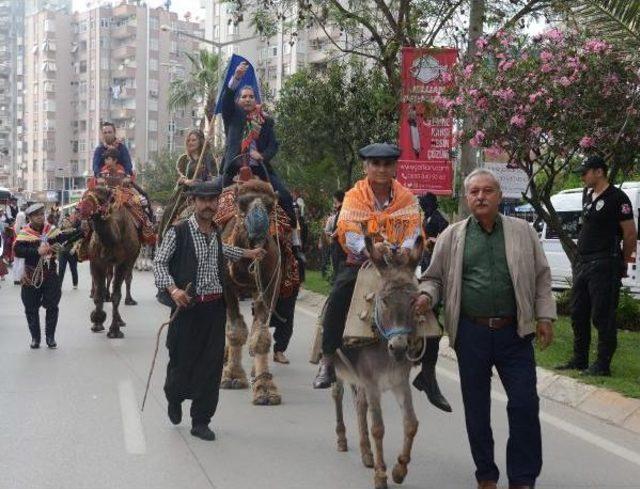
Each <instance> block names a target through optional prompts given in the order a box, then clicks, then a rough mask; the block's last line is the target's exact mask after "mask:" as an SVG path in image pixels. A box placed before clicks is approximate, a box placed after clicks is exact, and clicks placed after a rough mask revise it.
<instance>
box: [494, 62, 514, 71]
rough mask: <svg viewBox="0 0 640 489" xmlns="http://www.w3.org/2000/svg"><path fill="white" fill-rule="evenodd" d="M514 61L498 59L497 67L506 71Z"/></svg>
mask: <svg viewBox="0 0 640 489" xmlns="http://www.w3.org/2000/svg"><path fill="white" fill-rule="evenodd" d="M513 64H514V62H513V61H505V60H503V61H500V63H499V64H498V69H499V70H502V71H507V70H508V69H509V68H511V67H512V66H513Z"/></svg>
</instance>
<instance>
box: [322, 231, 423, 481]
mask: <svg viewBox="0 0 640 489" xmlns="http://www.w3.org/2000/svg"><path fill="white" fill-rule="evenodd" d="M365 242H366V246H367V250H368V252H369V255H370V259H371V262H372V263H373V265H374V266H375V267H376V269H377V270H378V271H379V272H380V274H381V276H382V280H381V282H382V287H381V289H380V290H379V291H378V292H377V293H376V295H375V309H374V322H375V323H376V327H377V330H378V333H379V341H377V342H376V343H375V344H373V345H368V346H363V347H357V348H353V349H344V351H339V352H338V358H337V359H336V364H335V367H336V374H337V377H338V381H337V382H336V383H335V384H334V385H333V391H332V395H333V399H334V401H335V409H336V434H337V436H338V451H341V452H346V451H347V438H346V429H345V425H344V417H343V411H342V399H343V395H344V383H345V382H346V383H348V384H350V385H351V387H352V389H353V392H354V394H355V397H356V411H357V418H358V425H359V429H360V453H361V457H362V463H363V464H364V466H365V467H369V468H371V467H373V468H374V470H375V473H374V483H375V488H376V489H386V487H387V467H386V464H385V461H384V455H383V451H382V439H383V437H384V422H383V419H382V408H381V405H380V396H381V394H382V392H384V391H386V390H391V391H393V394H394V395H395V397H396V400H397V401H398V403H399V404H400V407H401V408H402V411H403V425H404V444H403V447H402V451H401V452H400V455H399V456H398V461H397V463H396V464H395V466H394V467H393V471H392V476H393V480H394V482H396V483H397V484H401V483H402V482H403V481H404V478H405V477H406V475H407V466H408V464H409V461H410V460H411V448H412V445H413V439H414V437H415V435H416V433H417V431H418V418H417V417H416V414H415V411H414V408H413V400H412V397H411V387H410V385H409V374H410V371H411V367H412V366H413V363H414V360H415V359H410V356H411V355H413V354H414V351H415V350H416V349H418V348H417V347H418V346H419V344H420V343H421V341H420V339H419V338H418V337H417V336H416V318H415V317H414V314H413V300H414V299H415V298H416V297H417V296H418V294H419V292H418V281H417V279H416V277H415V274H414V273H415V269H416V267H417V265H418V263H420V259H421V257H422V251H423V248H424V241H423V239H422V237H418V239H417V240H416V243H415V246H414V248H413V249H412V250H411V251H410V252H409V253H408V254H405V253H399V252H397V251H395V250H394V251H391V250H390V251H388V252H386V253H384V254H383V253H381V252H380V251H378V250H377V249H376V248H374V246H373V244H372V241H371V239H370V238H369V237H367V238H366V240H365ZM423 341H424V340H423ZM367 411H368V412H369V415H370V418H371V424H372V426H371V435H372V436H373V440H374V444H375V456H374V455H373V454H372V452H371V442H370V439H369V426H368V424H367Z"/></svg>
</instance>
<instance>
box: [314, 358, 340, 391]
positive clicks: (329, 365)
mask: <svg viewBox="0 0 640 489" xmlns="http://www.w3.org/2000/svg"><path fill="white" fill-rule="evenodd" d="M335 381H336V369H335V367H334V366H333V359H330V358H328V357H322V358H321V359H320V368H319V369H318V374H317V375H316V378H315V379H314V381H313V388H314V389H328V388H329V387H331V384H333V383H334V382H335Z"/></svg>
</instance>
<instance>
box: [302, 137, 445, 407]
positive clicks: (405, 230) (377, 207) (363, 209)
mask: <svg viewBox="0 0 640 489" xmlns="http://www.w3.org/2000/svg"><path fill="white" fill-rule="evenodd" d="M359 155H360V157H361V158H362V159H363V160H364V170H365V175H366V177H365V178H364V179H362V180H359V181H358V182H356V184H355V186H354V187H353V188H352V189H351V190H349V191H348V192H347V193H346V194H345V197H344V202H343V204H342V209H341V210H340V217H339V218H338V228H337V237H338V240H339V242H340V245H341V246H342V248H343V250H344V252H345V253H346V254H347V257H346V259H345V260H344V261H343V262H341V264H340V267H339V269H338V273H337V276H336V280H335V282H334V284H333V287H332V289H331V293H330V294H329V298H328V299H327V304H326V309H325V313H324V318H323V320H322V359H321V360H320V367H319V369H318V373H317V375H316V378H315V380H314V381H313V387H314V388H315V389H326V388H328V387H330V386H331V384H332V383H333V382H335V381H336V374H335V368H334V365H333V364H334V359H335V355H336V351H337V349H338V348H340V346H341V345H342V335H343V334H344V329H345V323H346V319H347V314H348V312H349V305H350V304H351V298H352V296H353V291H354V288H355V285H356V280H357V278H358V272H359V270H360V268H361V267H362V266H365V263H366V262H367V261H368V253H367V250H366V246H365V236H364V234H363V228H366V229H367V230H368V231H369V233H370V234H371V235H372V239H373V240H374V241H375V243H374V246H375V247H376V248H379V249H383V248H384V247H386V246H396V247H398V249H399V252H400V253H408V252H409V251H410V250H411V249H412V248H413V246H414V244H415V240H416V238H417V237H418V235H419V234H420V210H419V207H418V202H417V199H416V198H415V196H414V195H413V194H412V193H411V191H410V190H409V189H407V188H405V187H403V186H402V185H401V184H400V183H399V182H398V181H397V180H396V179H395V174H396V165H397V161H398V157H399V156H400V149H399V148H398V147H397V146H396V145H393V144H380V143H374V144H370V145H368V146H365V147H364V148H362V149H361V150H360V151H359ZM366 266H368V264H367V265H366ZM435 340H438V338H435ZM428 351H431V352H432V351H433V350H429V349H428ZM436 358H437V357H436ZM435 363H436V360H434V361H433V365H434V371H433V378H434V381H435ZM435 385H436V386H437V382H436V383H435ZM438 391H439V390H438ZM432 398H433V396H430V397H429V399H430V400H431V399H432ZM445 402H446V400H445ZM447 405H448V403H447ZM437 407H440V406H437ZM440 408H441V407H440Z"/></svg>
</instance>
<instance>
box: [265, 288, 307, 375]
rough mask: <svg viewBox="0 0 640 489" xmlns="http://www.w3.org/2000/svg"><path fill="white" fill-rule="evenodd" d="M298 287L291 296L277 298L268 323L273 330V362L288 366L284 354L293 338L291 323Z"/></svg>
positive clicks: (287, 360) (293, 316)
mask: <svg viewBox="0 0 640 489" xmlns="http://www.w3.org/2000/svg"><path fill="white" fill-rule="evenodd" d="M299 292H300V286H299V285H298V286H297V287H296V288H295V289H294V291H293V292H292V293H291V295H289V296H287V297H279V298H278V301H277V302H276V306H275V308H274V311H273V314H271V319H270V322H269V327H271V328H274V330H273V361H274V362H276V363H281V364H283V365H288V364H289V363H290V362H289V359H288V358H287V357H286V355H285V352H286V351H287V348H288V347H289V342H290V341H291V337H292V336H293V321H294V318H295V312H296V301H297V300H298V293H299Z"/></svg>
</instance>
